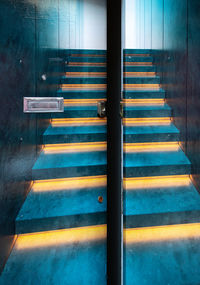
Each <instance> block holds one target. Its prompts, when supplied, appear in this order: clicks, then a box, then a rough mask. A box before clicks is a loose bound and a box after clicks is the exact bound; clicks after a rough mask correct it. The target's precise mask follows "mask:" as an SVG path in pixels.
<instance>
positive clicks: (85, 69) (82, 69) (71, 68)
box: [65, 65, 106, 72]
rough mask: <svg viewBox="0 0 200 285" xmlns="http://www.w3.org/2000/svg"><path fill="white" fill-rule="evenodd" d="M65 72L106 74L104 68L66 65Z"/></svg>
mask: <svg viewBox="0 0 200 285" xmlns="http://www.w3.org/2000/svg"><path fill="white" fill-rule="evenodd" d="M65 70H66V71H67V72H106V67H104V66H85V65H84V66H73V65H72V66H70V65H66V67H65Z"/></svg>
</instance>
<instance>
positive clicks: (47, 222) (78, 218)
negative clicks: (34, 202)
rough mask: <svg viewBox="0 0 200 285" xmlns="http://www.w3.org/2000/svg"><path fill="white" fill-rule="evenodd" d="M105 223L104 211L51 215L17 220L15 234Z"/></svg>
mask: <svg viewBox="0 0 200 285" xmlns="http://www.w3.org/2000/svg"><path fill="white" fill-rule="evenodd" d="M105 223H106V212H105V211H104V212H99V213H91V214H80V215H72V216H62V217H53V218H48V219H32V220H31V223H30V221H29V220H28V221H17V222H16V234H25V233H34V232H40V231H53V230H59V229H67V228H76V227H87V226H94V225H103V224H105Z"/></svg>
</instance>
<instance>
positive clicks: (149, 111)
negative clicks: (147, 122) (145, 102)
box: [124, 104, 171, 118]
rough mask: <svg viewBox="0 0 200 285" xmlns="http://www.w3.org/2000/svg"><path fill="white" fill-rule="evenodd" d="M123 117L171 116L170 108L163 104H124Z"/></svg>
mask: <svg viewBox="0 0 200 285" xmlns="http://www.w3.org/2000/svg"><path fill="white" fill-rule="evenodd" d="M124 117H125V118H146V117H171V108H170V107H169V106H168V105H167V104H164V105H163V106H156V105H155V106H153V105H152V106H128V105H127V106H125V107H124Z"/></svg>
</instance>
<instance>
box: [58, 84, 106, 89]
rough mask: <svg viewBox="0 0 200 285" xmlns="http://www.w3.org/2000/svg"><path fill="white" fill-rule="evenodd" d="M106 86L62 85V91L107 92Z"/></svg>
mask: <svg viewBox="0 0 200 285" xmlns="http://www.w3.org/2000/svg"><path fill="white" fill-rule="evenodd" d="M106 87H107V85H106V84H62V85H61V88H62V90H79V89H80V90H82V89H84V90H85V89H86V90H106Z"/></svg>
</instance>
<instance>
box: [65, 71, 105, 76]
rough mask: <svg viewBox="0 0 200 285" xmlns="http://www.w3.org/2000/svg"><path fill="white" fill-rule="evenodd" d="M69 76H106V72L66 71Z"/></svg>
mask: <svg viewBox="0 0 200 285" xmlns="http://www.w3.org/2000/svg"><path fill="white" fill-rule="evenodd" d="M65 75H66V76H67V77H106V72H66V73H65Z"/></svg>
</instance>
